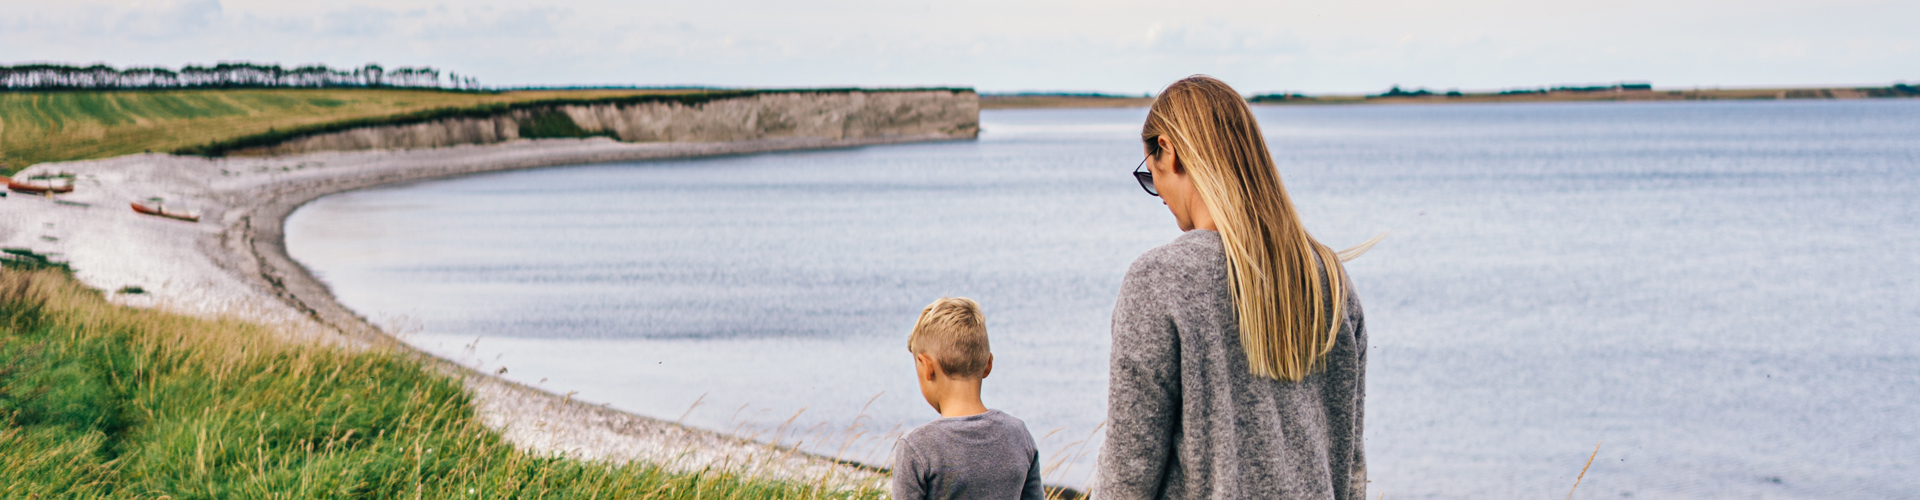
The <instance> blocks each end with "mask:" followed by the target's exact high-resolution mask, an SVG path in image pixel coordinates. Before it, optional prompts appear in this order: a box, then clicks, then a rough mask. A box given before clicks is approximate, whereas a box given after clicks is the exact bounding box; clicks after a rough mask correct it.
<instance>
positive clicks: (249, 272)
mask: <svg viewBox="0 0 1920 500" xmlns="http://www.w3.org/2000/svg"><path fill="white" fill-rule="evenodd" d="M945 140H965V138H964V137H954V136H951V135H945V134H926V135H908V136H884V137H868V138H858V139H823V138H783V139H760V140H747V141H733V142H700V143H691V142H688V143H640V144H635V143H622V142H616V141H613V140H611V139H605V138H592V139H544V140H531V141H528V140H520V141H512V142H506V143H500V144H490V145H463V146H452V147H444V148H433V149H413V150H373V151H353V152H322V153H310V154H302V155H295V156H274V157H234V158H199V157H183V156H171V155H164V154H142V155H131V156H122V157H116V158H109V159H103V160H89V161H79V162H65V163H47V164H39V165H35V166H33V167H31V168H28V169H25V170H22V171H21V172H18V173H17V174H16V178H25V177H26V176H29V175H35V174H42V173H53V172H70V173H73V174H74V175H75V176H76V177H77V184H78V189H77V190H76V191H75V192H74V193H71V194H67V195H61V197H60V199H51V198H39V197H32V196H25V195H20V194H18V193H15V194H14V195H13V196H9V197H7V198H4V199H0V207H3V209H0V247H7V248H22V249H28V250H31V251H33V252H35V253H39V254H43V255H52V256H55V257H57V258H59V260H63V261H65V262H67V263H68V264H70V265H72V266H73V268H74V274H75V277H76V278H78V279H79V280H80V281H81V282H82V283H85V284H86V285H87V286H89V287H92V288H95V289H98V290H102V291H103V293H105V294H106V295H107V296H108V298H109V300H111V301H113V302H115V303H119V304H122V305H129V306H136V307H152V308H159V309H165V310H171V311H174V312H180V313H185V314H190V315H196V316H203V317H208V316H238V317H241V318H244V319H248V320H252V321H256V322H260V323H264V324H269V325H275V326H279V327H281V329H282V330H284V331H287V332H288V333H289V334H290V335H294V336H297V337H304V338H310V339H314V340H318V341H321V342H329V343H337V344H342V345H345V346H348V347H350V348H370V349H399V350H402V351H404V352H412V353H416V354H417V355H418V356H419V357H420V359H422V360H425V361H426V362H428V363H429V364H431V365H432V366H434V367H435V368H436V369H438V370H440V371H441V372H443V373H446V374H447V375H449V376H451V377H456V378H459V379H461V380H462V381H463V382H464V384H465V386H466V387H467V390H468V391H469V393H470V394H472V396H473V401H474V405H475V409H476V412H477V413H479V414H480V415H481V417H482V419H483V420H484V421H486V422H487V423H488V425H489V426H491V427H493V428H495V429H497V430H498V431H499V432H501V433H502V435H503V436H504V437H505V438H506V439H507V440H508V441H510V442H513V443H514V444H515V445H517V446H520V447H522V448H525V449H529V450H534V451H538V452H543V453H559V454H565V455H567V456H570V457H575V458H581V459H587V460H608V461H628V460H646V461H650V462H654V463H659V464H661V465H663V466H666V467H668V468H670V469H675V470H700V469H704V468H726V469H734V470H738V471H740V472H742V473H744V474H749V475H753V476H758V477H769V478H776V479H797V478H810V479H811V478H822V477H827V478H832V479H831V481H832V482H834V483H836V484H844V485H848V486H852V487H857V486H859V485H867V486H872V485H874V484H877V482H878V481H881V480H883V479H884V478H885V477H886V476H885V474H884V472H883V470H882V469H878V468H875V467H871V466H866V465H862V464H857V463H852V462H846V461H841V460H837V459H834V458H831V457H823V456H817V455H811V454H807V453H804V452H799V451H796V450H792V449H785V448H777V447H773V446H769V445H765V444H761V443H757V442H753V441H750V440H747V439H744V438H740V437H736V436H731V435H726V434H723V433H719V432H714V431H707V430H700V429H693V428H689V427H685V426H682V425H679V424H677V423H673V422H668V421H664V420H660V419H656V418H650V417H646V416H641V415H635V414H631V413H626V412H622V411H619V410H615V409H612V408H609V407H606V406H601V405H593V404H588V403H585V402H581V401H574V400H572V398H571V397H569V396H567V395H560V394H553V393H549V392H545V391H542V390H539V389H536V388H532V387H528V386H525V385H522V384H519V383H515V382H512V381H508V380H505V379H502V378H499V377H496V376H494V375H493V374H489V373H482V372H479V371H476V370H474V369H473V368H471V367H468V366H465V365H461V364H459V363H457V362H454V361H451V360H447V359H443V358H439V357H436V356H433V355H431V354H428V353H425V352H424V351H421V350H418V349H415V348H413V347H412V346H410V345H408V344H406V343H404V342H402V341H400V340H398V339H396V338H395V337H393V336H391V335H390V334H388V333H387V332H384V331H382V330H381V329H379V328H378V327H376V326H374V325H373V324H372V323H370V322H369V321H368V320H367V319H366V318H364V317H362V316H360V315H358V314H356V313H354V312H353V311H351V310H349V309H347V308H346V307H345V306H343V305H341V304H339V303H338V302H337V301H336V300H334V297H333V295H332V293H331V292H330V291H329V290H328V288H327V286H326V285H325V283H324V282H322V281H320V280H319V279H318V278H316V277H315V276H314V275H313V274H312V273H311V272H309V271H308V270H307V269H306V268H305V267H304V266H301V265H300V264H299V263H298V262H296V261H294V260H293V259H292V258H291V257H290V256H289V255H288V254H287V252H286V248H285V242H284V233H283V231H284V223H285V220H286V218H287V216H289V215H290V214H292V213H293V211H294V210H297V209H298V208H299V207H300V206H302V205H305V204H306V203H308V202H310V201H312V200H315V199H318V198H320V197H323V196H327V195H331V194H336V193H341V192H346V191H352V190H357V189H365V188H370V187H375V186H381V185H388V184H396V183H405V182H414V181H422V180H430V179H442V178H449V177H457V176H463V175H472V174H479V173H486V172H499V171H509V170H524V169H533V168H543V167H555V166H567V165H581V164H593V163H607V162H619V161H645V160H661V159H675V158H697V157H714V156H729V155H745V154H760V153H772V152H783V151H801V150H815V149H834V148H851V147H863V146H871V145H883V144H898V143H911V142H930V141H945ZM150 196H160V197H164V198H165V199H166V200H167V201H168V202H169V203H174V204H184V205H187V206H188V208H193V209H197V210H198V211H199V213H200V220H199V221H198V222H184V221H176V220H170V219H161V218H158V217H152V216H147V215H141V214H137V213H134V212H133V211H131V210H129V209H128V208H126V206H125V203H127V202H129V201H137V200H142V199H146V198H147V197H150ZM134 288H137V289H139V290H141V291H140V292H129V291H128V290H130V289H134Z"/></svg>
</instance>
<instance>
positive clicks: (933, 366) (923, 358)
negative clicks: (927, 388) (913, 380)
mask: <svg viewBox="0 0 1920 500" xmlns="http://www.w3.org/2000/svg"><path fill="white" fill-rule="evenodd" d="M913 370H914V372H916V373H919V374H920V379H921V380H925V381H928V382H932V381H933V380H935V377H938V376H939V373H940V363H938V362H935V361H934V360H933V356H928V355H927V353H924V352H916V353H913Z"/></svg>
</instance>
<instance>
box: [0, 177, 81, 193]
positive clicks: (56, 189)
mask: <svg viewBox="0 0 1920 500" xmlns="http://www.w3.org/2000/svg"><path fill="white" fill-rule="evenodd" d="M7 189H12V190H14V191H19V192H22V193H29V194H46V193H54V194H59V193H71V192H73V181H71V180H68V179H60V178H56V179H52V180H39V179H33V180H28V181H25V182H21V181H16V180H13V179H7Z"/></svg>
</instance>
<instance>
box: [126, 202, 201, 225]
mask: <svg viewBox="0 0 1920 500" xmlns="http://www.w3.org/2000/svg"><path fill="white" fill-rule="evenodd" d="M132 205H133V211H135V212H140V213H143V214H147V215H157V216H161V217H166V218H169V219H180V220H183V221H188V222H198V221H199V220H200V214H199V213H197V212H192V211H188V210H180V209H174V208H167V207H166V206H164V205H161V204H160V202H159V201H158V200H148V201H146V202H138V201H136V202H133V203H132Z"/></svg>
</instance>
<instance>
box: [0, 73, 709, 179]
mask: <svg viewBox="0 0 1920 500" xmlns="http://www.w3.org/2000/svg"><path fill="white" fill-rule="evenodd" d="M668 92H676V93H677V92H689V91H686V90H532V91H515V92H502V93H475V92H448V91H437V90H404V89H236V90H215V89H206V90H155V91H108V92H95V91H56V92H0V163H4V164H6V167H5V168H0V170H5V171H7V172H12V171H16V170H18V169H20V168H23V167H26V166H27V165H32V164H34V163H40V162H47V161H62V160H83V159H93V158H106V157H111V156H119V155H124V154H132V153H140V152H145V151H173V150H175V149H179V148H183V147H188V146H197V145H203V144H208V143H213V142H218V141H222V140H227V139H232V138H235V137H242V136H249V135H257V134H262V133H266V132H269V131H273V130H279V129H287V128H295V127H302V126H311V125H316V124H322V123H328V122H335V121H342V120H354V119H367V118H377V117H383V116H390V115H395V114H404V113H413V112H421V111H427V110H434V109H443V108H460V107H471V106H475V105H483V104H495V103H513V102H523V101H538V100H547V99H557V98H576V99H592V98H606V97H617V96H629V95H642V94H658V93H668Z"/></svg>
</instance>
